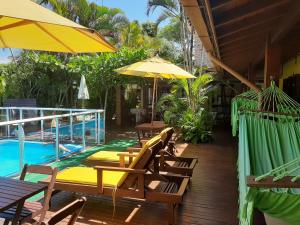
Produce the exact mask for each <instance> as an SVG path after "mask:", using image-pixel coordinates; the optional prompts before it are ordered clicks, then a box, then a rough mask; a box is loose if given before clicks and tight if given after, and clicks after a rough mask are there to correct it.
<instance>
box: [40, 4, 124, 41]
mask: <svg viewBox="0 0 300 225" xmlns="http://www.w3.org/2000/svg"><path fill="white" fill-rule="evenodd" d="M40 4H42V5H46V6H49V7H51V8H52V10H53V11H55V12H56V13H58V14H60V15H62V16H64V17H66V18H68V19H70V20H73V21H75V22H77V23H79V24H81V25H83V26H86V27H89V28H92V29H95V30H97V31H98V32H100V33H101V34H102V35H104V36H105V37H106V38H108V39H109V41H111V42H112V43H113V44H116V43H118V41H119V38H120V36H119V35H120V33H119V31H120V30H121V29H122V28H124V27H126V26H127V25H128V23H129V21H128V19H127V17H126V16H125V15H124V13H123V11H122V10H121V9H118V8H108V7H105V6H99V5H97V4H96V3H93V2H91V3H90V2H89V1H87V0H40Z"/></svg>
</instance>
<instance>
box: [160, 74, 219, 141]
mask: <svg viewBox="0 0 300 225" xmlns="http://www.w3.org/2000/svg"><path fill="white" fill-rule="evenodd" d="M213 80H214V78H213V75H212V74H210V73H205V74H202V75H201V76H199V77H197V78H196V79H195V80H194V81H188V80H186V79H181V80H174V81H172V84H173V86H172V89H171V94H168V95H164V96H162V97H161V98H160V100H159V102H158V105H157V107H158V110H159V111H160V112H161V113H162V114H163V118H164V120H165V122H166V123H168V124H170V125H172V126H175V127H179V128H181V130H182V133H183V138H184V139H185V140H186V141H191V142H194V143H198V142H205V141H207V140H208V139H209V137H210V136H211V134H212V132H211V129H212V121H211V118H210V113H209V112H208V105H207V100H208V94H209V92H210V91H209V90H210V89H209V87H210V84H211V83H212V81H213Z"/></svg>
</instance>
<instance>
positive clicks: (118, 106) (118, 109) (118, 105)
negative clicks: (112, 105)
mask: <svg viewBox="0 0 300 225" xmlns="http://www.w3.org/2000/svg"><path fill="white" fill-rule="evenodd" d="M122 105H123V93H122V87H121V86H120V85H118V86H116V124H117V125H118V126H121V125H122Z"/></svg>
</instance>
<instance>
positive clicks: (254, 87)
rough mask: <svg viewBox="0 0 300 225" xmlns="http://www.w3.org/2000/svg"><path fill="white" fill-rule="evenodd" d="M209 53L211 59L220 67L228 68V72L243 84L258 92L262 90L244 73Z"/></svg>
mask: <svg viewBox="0 0 300 225" xmlns="http://www.w3.org/2000/svg"><path fill="white" fill-rule="evenodd" d="M208 55H209V58H210V60H211V61H213V62H214V63H216V64H217V65H219V66H220V67H222V68H223V69H224V70H226V71H227V72H228V73H230V74H231V75H233V76H234V77H235V78H237V79H238V80H239V81H241V82H242V83H243V84H245V85H247V86H248V87H249V88H251V89H253V90H255V91H256V92H261V90H260V89H259V88H258V87H257V86H256V85H255V84H253V83H252V82H250V81H249V80H247V79H246V78H245V77H244V76H243V75H241V74H239V73H238V72H236V71H234V70H233V69H232V68H230V67H229V66H227V65H225V64H224V63H222V62H221V61H220V60H219V59H217V58H216V57H214V56H213V55H211V54H208Z"/></svg>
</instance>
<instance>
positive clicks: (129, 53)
mask: <svg viewBox="0 0 300 225" xmlns="http://www.w3.org/2000/svg"><path fill="white" fill-rule="evenodd" d="M147 57H148V52H147V51H145V50H144V49H127V48H123V49H120V50H119V51H118V52H116V53H105V54H99V55H96V54H94V55H77V56H72V57H70V56H67V55H64V54H62V55H60V54H46V53H36V52H31V51H26V52H23V53H21V55H20V56H18V57H17V58H16V63H14V62H11V63H8V64H5V65H3V66H1V67H0V78H1V77H4V79H5V80H7V81H9V82H7V84H6V87H5V97H8V98H36V99H37V102H38V105H40V106H44V107H56V106H64V107H73V106H74V105H75V104H76V99H77V96H76V94H77V87H78V85H79V82H80V77H81V75H85V76H86V81H87V85H88V88H89V92H90V100H89V105H88V107H92V108H105V109H106V110H107V112H108V116H109V115H110V114H109V113H113V110H114V102H115V101H114V97H115V95H114V93H115V90H114V88H115V86H117V85H123V84H128V83H142V82H143V80H142V79H138V78H136V77H126V76H120V75H117V74H116V73H115V72H114V69H117V68H119V67H122V66H126V65H129V64H131V63H134V62H137V61H140V60H142V59H145V58H147ZM0 89H1V87H0ZM0 92H1V90H0ZM0 96H1V93H0ZM108 118H109V117H108Z"/></svg>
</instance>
